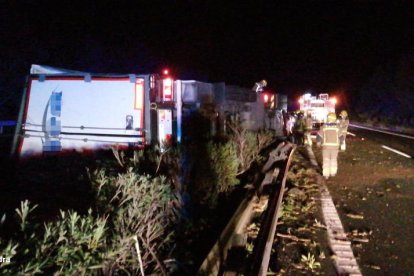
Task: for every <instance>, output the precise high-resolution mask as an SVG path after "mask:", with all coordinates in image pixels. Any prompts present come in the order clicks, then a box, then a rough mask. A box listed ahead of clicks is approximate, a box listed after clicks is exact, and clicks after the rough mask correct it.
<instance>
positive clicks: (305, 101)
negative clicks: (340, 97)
mask: <svg viewBox="0 0 414 276" xmlns="http://www.w3.org/2000/svg"><path fill="white" fill-rule="evenodd" d="M335 105H336V98H334V97H329V94H327V93H323V94H319V95H318V96H312V95H311V94H310V93H306V94H304V95H303V96H301V97H300V98H299V109H300V111H302V112H304V114H305V116H306V114H309V113H310V114H311V116H312V121H313V127H314V129H319V127H320V126H321V124H323V123H325V122H326V118H327V115H328V113H330V112H333V113H335Z"/></svg>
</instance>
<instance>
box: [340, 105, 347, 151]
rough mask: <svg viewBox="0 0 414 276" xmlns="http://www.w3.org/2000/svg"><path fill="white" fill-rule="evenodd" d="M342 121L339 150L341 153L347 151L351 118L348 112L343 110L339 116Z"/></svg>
mask: <svg viewBox="0 0 414 276" xmlns="http://www.w3.org/2000/svg"><path fill="white" fill-rule="evenodd" d="M339 117H340V119H339V120H338V124H339V148H340V150H341V151H345V149H346V143H345V140H346V134H347V133H348V126H349V118H348V112H346V111H345V110H342V111H341V113H340V114H339Z"/></svg>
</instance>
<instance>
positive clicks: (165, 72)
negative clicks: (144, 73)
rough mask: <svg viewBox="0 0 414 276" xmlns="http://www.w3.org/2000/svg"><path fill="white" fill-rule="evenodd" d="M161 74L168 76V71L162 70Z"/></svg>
mask: <svg viewBox="0 0 414 276" xmlns="http://www.w3.org/2000/svg"><path fill="white" fill-rule="evenodd" d="M162 73H163V74H164V75H168V74H169V73H170V71H169V70H168V69H164V70H162Z"/></svg>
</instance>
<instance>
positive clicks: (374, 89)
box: [0, 1, 414, 124]
mask: <svg viewBox="0 0 414 276" xmlns="http://www.w3.org/2000/svg"><path fill="white" fill-rule="evenodd" d="M0 4H1V5H0V39H1V42H0V57H1V58H0V70H1V76H0V120H1V119H3V120H4V119H14V118H15V117H16V114H17V106H18V105H19V101H20V96H21V92H22V88H23V85H24V78H25V76H26V75H27V74H28V73H29V69H30V65H31V64H43V65H50V66H54V67H60V68H67V69H73V70H79V71H88V72H94V73H149V72H160V71H161V69H162V68H165V67H168V68H170V70H171V71H172V73H173V75H174V77H176V78H178V79H196V80H200V81H206V82H221V81H224V82H226V83H227V84H237V85H241V86H245V87H251V86H253V84H254V82H256V81H258V80H261V79H266V80H268V83H269V86H270V88H271V89H273V90H275V91H276V92H279V93H284V94H288V95H289V97H290V98H291V99H295V98H296V97H297V96H298V95H300V94H301V93H303V92H304V91H305V90H311V91H313V92H314V93H322V92H328V93H332V94H335V95H337V96H338V97H339V100H340V103H341V104H340V106H341V107H346V108H349V109H351V110H352V111H354V113H355V114H359V115H361V114H362V115H363V116H369V117H370V118H371V117H378V118H383V119H385V118H397V120H399V123H410V120H411V119H410V118H412V116H413V113H414V112H413V107H412V104H411V102H414V98H413V96H412V95H413V94H414V91H413V90H414V51H413V49H414V47H413V42H414V33H413V26H414V11H413V9H412V8H411V6H410V1H385V2H380V1H248V2H245V1H0ZM398 117H402V118H400V119H398ZM412 120H413V124H414V119H412Z"/></svg>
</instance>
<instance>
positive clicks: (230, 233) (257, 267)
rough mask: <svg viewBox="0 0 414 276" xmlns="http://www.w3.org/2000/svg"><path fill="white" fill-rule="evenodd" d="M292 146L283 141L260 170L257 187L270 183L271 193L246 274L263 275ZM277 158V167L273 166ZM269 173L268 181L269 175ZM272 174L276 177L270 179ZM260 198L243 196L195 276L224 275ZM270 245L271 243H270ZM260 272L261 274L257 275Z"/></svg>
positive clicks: (243, 240)
mask: <svg viewBox="0 0 414 276" xmlns="http://www.w3.org/2000/svg"><path fill="white" fill-rule="evenodd" d="M294 150H295V145H293V144H291V143H289V142H283V143H282V144H279V146H278V147H277V148H276V149H275V150H273V151H272V152H271V153H270V154H269V158H268V161H267V163H266V164H265V165H264V166H263V169H262V173H266V177H265V179H264V180H263V181H262V183H261V185H260V187H259V193H261V192H262V190H263V186H265V185H270V186H271V187H272V188H271V193H270V198H269V203H268V207H267V210H266V213H265V216H264V220H263V222H262V226H261V228H260V231H259V235H258V237H257V239H256V242H255V245H254V250H253V256H254V261H253V263H252V267H253V269H252V270H251V271H248V273H249V275H265V274H266V272H267V268H268V265H269V258H270V252H271V248H272V246H271V245H272V244H273V238H274V235H275V231H276V224H277V213H278V209H279V207H280V205H281V201H282V197H283V191H284V189H285V182H286V176H287V172H288V170H289V167H290V163H291V159H292V156H293V152H294ZM278 161H283V162H280V163H281V165H280V163H278V164H279V166H277V167H274V164H275V163H276V162H278ZM267 176H270V178H271V179H270V180H269V177H267ZM274 176H277V177H275V179H274V178H273V177H274ZM259 201H260V199H259V198H258V197H257V196H256V195H254V196H251V197H247V198H245V199H244V200H243V201H242V202H241V204H240V205H239V207H238V208H237V210H236V212H235V213H234V215H233V217H232V218H231V219H230V221H229V222H228V224H227V226H226V227H225V229H224V230H223V232H222V233H221V235H220V237H219V239H218V240H217V241H216V243H215V244H214V246H213V248H212V249H211V250H210V252H209V254H208V255H207V257H206V258H205V260H204V262H203V263H202V265H201V266H200V268H199V271H198V273H197V275H224V274H226V259H227V257H228V254H229V251H230V250H231V249H232V248H237V247H241V246H244V245H245V242H246V228H247V225H248V224H249V223H250V222H251V219H252V215H253V209H254V208H253V207H254V205H255V204H256V203H257V202H259ZM269 245H270V246H269ZM259 273H262V274H259Z"/></svg>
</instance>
